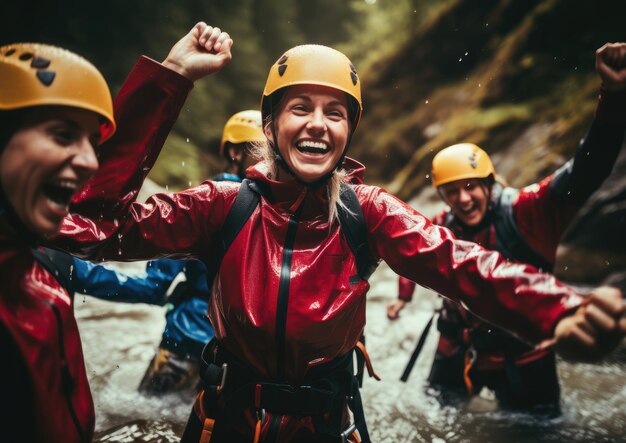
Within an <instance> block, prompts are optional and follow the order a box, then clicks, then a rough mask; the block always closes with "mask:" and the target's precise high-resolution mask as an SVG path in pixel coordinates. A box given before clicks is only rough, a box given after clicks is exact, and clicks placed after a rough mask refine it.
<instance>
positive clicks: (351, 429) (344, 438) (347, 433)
mask: <svg viewBox="0 0 626 443" xmlns="http://www.w3.org/2000/svg"><path fill="white" fill-rule="evenodd" d="M354 431H356V423H352V424H351V425H350V426H348V429H346V430H345V431H343V432H342V433H341V434H340V437H341V443H347V442H348V437H350V436H351V435H352V433H353V432H354Z"/></svg>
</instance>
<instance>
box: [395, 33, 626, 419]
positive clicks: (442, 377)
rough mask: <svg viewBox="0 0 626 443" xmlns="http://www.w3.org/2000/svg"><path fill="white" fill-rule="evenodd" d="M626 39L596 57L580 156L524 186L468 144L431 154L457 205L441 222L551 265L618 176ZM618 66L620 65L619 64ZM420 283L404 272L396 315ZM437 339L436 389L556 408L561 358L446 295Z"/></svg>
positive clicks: (625, 106)
mask: <svg viewBox="0 0 626 443" xmlns="http://www.w3.org/2000/svg"><path fill="white" fill-rule="evenodd" d="M622 60H626V44H607V45H605V46H603V47H602V48H600V49H599V50H598V51H597V53H596V68H597V71H598V74H599V75H600V78H601V79H602V89H601V94H600V99H599V103H598V108H597V112H596V118H595V120H594V122H593V124H592V126H591V129H590V130H589V133H588V134H587V136H586V137H585V139H584V140H583V142H582V144H581V146H580V147H579V150H578V152H577V154H576V155H575V157H574V158H573V159H572V160H570V161H569V162H568V163H566V164H565V165H564V166H563V167H562V168H560V169H559V170H558V171H557V172H555V173H554V174H552V175H551V176H549V177H547V178H545V179H544V180H542V181H540V182H539V183H537V184H534V185H531V186H528V187H526V188H524V189H522V190H516V189H512V188H507V187H504V186H503V185H501V184H500V183H498V182H497V180H496V172H495V169H494V167H493V165H492V163H491V160H490V158H489V156H488V155H487V153H486V152H485V151H483V150H482V149H480V148H479V147H478V146H476V145H473V144H470V143H462V144H458V145H453V146H450V147H448V148H446V149H443V150H442V151H441V152H439V153H438V154H437V155H436V156H435V158H434V159H433V166H432V180H433V185H434V186H435V187H437V191H438V192H439V195H440V196H441V198H442V199H443V200H444V201H445V202H446V203H447V204H448V205H449V210H446V211H444V212H443V213H441V214H439V215H438V216H437V217H435V219H434V220H433V221H434V222H435V223H437V224H440V225H443V226H446V227H448V228H450V229H451V230H452V231H453V232H454V233H455V235H456V236H457V237H458V238H462V239H465V240H470V241H473V242H475V243H478V244H480V245H482V246H484V247H486V248H487V249H494V250H497V251H499V252H500V253H502V254H503V255H504V256H505V257H507V258H508V259H511V260H516V261H520V262H523V263H529V264H532V265H534V266H535V267H537V268H540V269H543V270H544V271H551V270H552V266H553V264H554V260H555V255H556V249H557V246H558V243H559V240H560V238H561V236H562V234H563V232H564V230H565V229H566V228H567V226H568V224H569V223H570V221H571V219H572V217H573V216H574V214H575V213H576V211H577V210H578V209H579V208H580V207H581V206H582V204H583V203H584V202H585V201H586V200H587V198H588V197H589V196H590V195H591V194H592V193H593V192H594V191H595V190H596V189H597V188H598V187H599V186H600V185H601V183H602V182H603V181H604V179H605V178H606V177H607V176H608V175H609V174H610V172H611V170H612V168H613V164H614V162H615V159H616V158H617V155H618V153H619V150H620V147H621V145H622V142H623V140H624V130H625V129H626V74H625V72H626V70H621V71H620V69H619V67H620V66H622V63H623V62H622ZM613 66H617V68H614V67H613ZM414 288H415V284H414V283H413V282H412V281H410V280H407V279H404V278H402V277H401V278H400V281H399V299H398V300H397V301H396V302H394V303H391V304H390V305H389V306H388V309H387V315H388V317H389V318H390V319H392V320H393V319H396V318H398V315H399V313H400V311H401V310H402V309H403V308H404V306H405V304H406V302H407V301H410V300H411V297H412V294H413V290H414ZM437 326H438V329H439V332H440V339H439V344H438V347H437V353H436V355H435V361H434V363H433V367H432V370H431V374H430V377H429V380H430V382H431V383H432V384H433V385H436V386H440V387H444V388H452V389H454V388H461V389H463V388H466V389H467V391H468V392H470V394H471V393H477V392H479V391H480V388H481V387H483V386H487V387H489V388H491V389H493V390H495V393H496V396H497V398H498V400H499V402H500V405H501V406H503V407H508V408H522V409H542V410H547V411H548V412H554V411H558V405H559V397H560V389H559V382H558V378H557V372H556V364H555V358H554V354H553V353H552V352H550V351H547V350H537V349H534V348H532V347H530V346H528V345H527V344H525V343H524V342H522V341H520V340H519V339H517V338H515V337H514V336H513V335H511V334H509V333H506V332H504V331H502V330H499V329H497V328H495V327H494V326H493V325H491V324H489V323H486V322H485V321H483V320H480V319H478V318H477V317H476V316H474V315H472V314H470V313H469V312H468V311H467V310H465V309H463V308H461V307H460V306H458V305H456V304H454V303H451V302H450V301H449V300H444V302H443V308H442V310H441V313H440V316H439V320H438V324H437Z"/></svg>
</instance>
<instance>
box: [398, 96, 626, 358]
mask: <svg viewBox="0 0 626 443" xmlns="http://www.w3.org/2000/svg"><path fill="white" fill-rule="evenodd" d="M625 130H626V93H623V92H621V93H609V92H606V91H602V93H601V95H600V98H599V102H598V107H597V109H596V117H595V120H594V122H593V124H592V126H591V128H590V130H589V132H588V134H587V136H586V137H585V138H584V140H583V141H582V143H581V145H580V147H579V149H578V152H577V153H576V155H575V157H574V158H573V160H572V161H570V162H569V163H568V164H567V165H566V166H564V167H563V168H561V169H559V170H558V171H557V172H556V173H554V174H552V175H550V176H549V177H546V178H545V179H543V180H541V181H540V182H539V183H536V184H533V185H530V186H527V187H525V188H523V189H521V190H520V192H519V194H518V196H517V198H516V200H515V201H514V202H513V205H512V210H513V217H514V220H515V224H516V226H517V229H518V230H519V233H520V235H521V237H522V238H523V239H524V240H525V241H526V243H527V245H528V246H530V248H531V249H532V250H533V251H534V252H535V253H536V254H538V256H539V257H540V260H542V261H543V262H544V263H545V265H544V266H546V267H548V269H546V271H550V270H551V268H552V266H553V265H554V262H555V259H556V251H557V246H558V244H559V241H560V239H561V237H562V235H563V233H564V231H565V229H566V228H567V226H568V225H569V224H570V222H571V220H572V218H573V217H574V215H575V214H576V212H577V211H578V209H579V208H580V207H581V206H582V205H583V203H584V202H585V201H586V200H587V198H588V197H589V196H590V195H591V194H592V193H593V192H594V191H595V190H596V189H597V188H598V187H599V186H600V185H601V183H602V182H603V181H604V180H605V179H606V177H608V175H609V174H610V172H611V170H612V168H613V165H614V163H615V160H616V158H617V155H618V154H619V151H620V148H621V146H622V142H623V140H624V131H625ZM489 211H493V210H492V209H489ZM450 215H451V214H450V212H449V211H448V210H446V211H443V212H442V213H440V214H439V215H437V216H436V217H435V218H434V219H433V222H434V223H437V224H442V225H443V224H445V225H447V226H449V227H450V228H451V229H452V231H453V232H454V233H455V235H456V236H457V237H458V238H462V239H465V240H468V241H473V242H476V243H478V244H480V245H482V246H483V247H485V248H487V249H495V250H498V249H499V246H498V242H497V240H496V231H495V224H494V221H493V217H492V216H491V215H493V214H491V213H490V212H488V213H487V215H486V217H485V219H484V220H483V222H481V224H480V225H479V226H477V227H467V226H465V225H463V224H462V223H460V222H459V221H458V220H457V219H456V218H454V217H452V218H451V219H450ZM509 240H511V241H512V240H514V239H509ZM512 258H518V259H520V257H512ZM398 285H399V290H398V297H399V298H400V299H402V300H405V301H410V300H411V298H412V295H413V292H414V289H415V283H413V282H412V281H411V280H409V279H406V278H403V277H400V278H399V283H398ZM444 310H445V312H443V313H442V316H443V317H444V318H445V319H446V320H447V321H448V322H452V323H457V324H458V325H459V327H461V328H462V327H466V328H481V327H482V328H486V329H490V327H489V325H488V324H487V323H484V322H482V321H480V320H479V319H478V318H476V317H475V316H467V315H466V314H465V313H464V311H463V310H462V309H461V308H460V307H458V306H457V305H456V304H453V303H450V302H447V301H444ZM457 345H458V343H457V339H453V338H452V337H444V336H442V337H441V338H440V343H439V352H442V353H443V354H446V355H448V354H449V353H454V352H457V351H458V347H457ZM543 355H545V352H539V353H538V352H535V351H531V352H528V353H525V354H523V355H521V356H520V361H530V360H533V359H535V358H537V357H540V356H543ZM487 357H489V356H488V355H485V353H484V352H483V353H482V354H481V358H482V361H479V366H480V364H481V363H482V365H483V366H486V367H491V366H493V365H494V364H495V365H496V366H497V364H501V363H502V361H503V359H502V358H500V357H501V356H498V355H496V354H494V355H492V356H491V358H487Z"/></svg>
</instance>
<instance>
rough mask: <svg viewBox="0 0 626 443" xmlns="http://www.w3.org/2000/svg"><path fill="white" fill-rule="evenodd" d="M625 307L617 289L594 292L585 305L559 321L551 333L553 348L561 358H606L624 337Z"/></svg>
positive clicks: (625, 329) (586, 359) (587, 359)
mask: <svg viewBox="0 0 626 443" xmlns="http://www.w3.org/2000/svg"><path fill="white" fill-rule="evenodd" d="M625 311H626V305H625V304H624V299H623V298H622V293H621V291H620V290H619V289H615V288H611V287H609V286H604V287H600V288H597V289H595V290H594V291H593V292H592V293H591V294H590V296H589V299H588V300H587V303H586V304H585V305H583V306H581V307H579V308H578V310H577V311H576V312H575V313H574V314H573V315H570V316H568V317H565V318H563V319H562V320H561V321H559V323H558V324H557V326H556V329H555V330H554V336H555V344H554V349H555V351H557V352H558V353H559V354H560V355H562V356H563V357H564V358H567V359H571V360H580V361H594V360H598V359H600V358H602V357H604V356H606V355H607V354H608V353H609V352H611V351H612V350H613V349H615V348H616V347H617V345H618V344H619V343H620V341H621V340H622V338H623V337H624V335H626V318H625V317H624V312H625Z"/></svg>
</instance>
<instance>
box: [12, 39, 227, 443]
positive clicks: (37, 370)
mask: <svg viewBox="0 0 626 443" xmlns="http://www.w3.org/2000/svg"><path fill="white" fill-rule="evenodd" d="M227 37H228V34H225V33H221V32H218V33H216V35H215V36H213V35H211V36H209V37H208V38H207V39H206V40H207V41H208V44H209V45H212V44H213V43H215V42H217V41H221V42H224V41H226V44H225V46H224V50H223V51H222V53H220V54H218V55H215V54H214V55H213V56H212V57H211V60H210V63H208V64H207V63H206V62H205V63H204V64H203V75H204V74H207V73H211V72H214V71H215V70H219V69H220V68H221V66H223V65H224V64H225V63H226V62H227V61H228V60H230V51H229V47H230V46H229V43H228V38H227ZM197 52H198V48H196V47H194V48H183V49H181V48H180V47H178V48H177V52H176V53H175V54H174V55H172V56H170V58H169V59H168V61H167V63H166V64H168V63H169V64H170V65H171V64H175V65H176V67H177V68H179V69H180V68H182V67H184V68H190V69H191V71H190V72H191V74H190V75H193V62H194V55H195V54H196V53H197ZM159 66H160V65H159ZM163 69H164V70H165V71H167V72H170V73H171V75H173V76H178V74H175V73H173V72H171V71H170V70H168V69H166V68H163ZM135 72H136V73H141V75H144V76H151V74H153V73H152V72H150V71H149V70H148V69H144V70H142V65H140V66H138V67H136V68H135ZM164 76H165V77H166V78H167V74H164ZM158 80H159V79H158V78H156V79H155V81H158ZM144 92H148V93H149V94H154V93H155V90H152V91H144ZM157 95H158V94H157ZM158 99H159V97H157V98H156V100H158ZM144 104H145V102H144ZM115 129H116V126H115V122H114V120H113V104H112V100H111V94H110V92H109V88H108V86H107V84H106V82H105V80H104V78H103V77H102V75H101V74H100V72H99V71H98V70H97V69H96V68H95V67H94V66H93V65H92V64H91V63H89V62H88V61H87V60H85V59H83V58H82V57H80V56H78V55H76V54H74V53H71V52H69V51H66V50H64V49H61V48H57V47H53V46H49V45H44V44H30V43H27V44H24V43H21V44H11V45H6V46H2V47H0V282H2V284H1V285H0V353H1V354H2V362H1V363H0V392H2V398H1V399H0V405H1V408H0V411H2V412H1V413H0V436H1V437H0V440H2V441H7V442H37V443H39V442H53V443H57V442H68V443H78V442H81V443H82V442H89V441H91V440H92V437H93V431H94V423H95V417H94V405H93V400H92V398H91V393H90V390H89V385H88V382H87V377H86V373H85V364H84V360H83V353H82V348H81V344H80V336H79V333H78V328H77V326H76V320H75V318H74V314H73V300H72V294H70V292H69V291H68V289H67V288H69V287H70V286H71V282H69V281H67V280H65V279H64V277H63V273H62V272H59V271H60V269H59V268H58V267H57V266H56V265H55V264H54V263H53V262H52V261H51V260H50V259H49V258H47V256H46V255H45V254H43V253H42V252H41V251H40V250H38V249H37V246H38V245H39V244H40V243H41V242H42V241H44V239H50V238H52V237H54V236H55V235H56V234H57V233H58V231H59V229H60V226H61V221H62V220H63V217H65V216H66V215H67V213H68V210H69V204H70V201H71V199H72V198H73V196H74V195H75V194H76V193H78V192H79V191H80V190H81V188H83V186H84V185H85V183H86V182H87V180H88V179H89V178H90V177H91V176H92V175H93V174H94V172H95V171H96V170H97V169H98V160H97V157H96V153H95V150H94V147H95V146H96V145H98V144H99V143H101V142H104V141H106V140H107V139H109V138H110V137H111V136H112V135H113V133H114V132H115Z"/></svg>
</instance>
